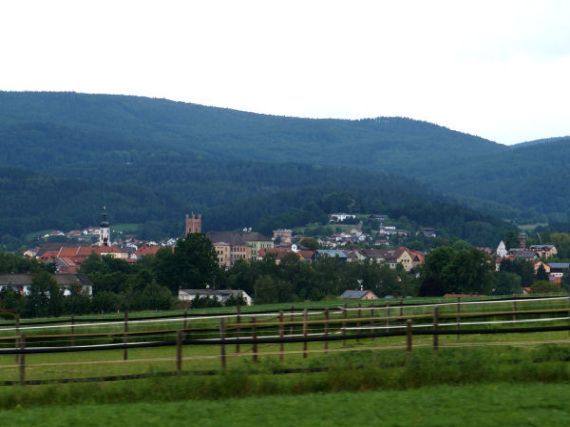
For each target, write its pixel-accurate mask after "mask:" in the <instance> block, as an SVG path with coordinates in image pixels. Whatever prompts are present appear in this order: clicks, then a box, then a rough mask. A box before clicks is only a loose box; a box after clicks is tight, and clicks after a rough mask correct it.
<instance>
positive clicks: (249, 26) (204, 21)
mask: <svg viewBox="0 0 570 427" xmlns="http://www.w3.org/2000/svg"><path fill="white" fill-rule="evenodd" d="M0 43H1V50H0V90H33V91H75V92H87V93H111V94H128V95H141V96H150V97H158V98H168V99H172V100H177V101H184V102H194V103H199V104H205V105H212V106H218V107H229V108H235V109H239V110H245V111H253V112H259V113H267V114H278V115H288V116H301V117H314V118H321V117H334V118H349V119H358V118H364V117H377V116H403V117H411V118H415V119H420V120H427V121H430V122H435V123H438V124H441V125H444V126H447V127H450V128H452V129H456V130H460V131H463V132H468V133H471V134H475V135H479V136H482V137H484V138H488V139H491V140H493V141H497V142H500V143H504V144H513V143H516V142H522V141H528V140H532V139H539V138H547V137H553V136H562V135H570V108H569V105H568V104H569V100H570V1H566V0H563V1H549V0H540V1H538V0H536V1H525V0H518V1H510V0H494V1H488V0H476V1H468V0H453V1H446V0H430V1H425V0H417V1H412V0H399V1H394V0H391V1H383V0H376V1H364V0H362V1H361V0H351V1H346V0H345V1H336V0H326V1H318V0H286V1H281V0H262V1H248V0H243V1H240V0H229V1H222V0H204V1H191V0H186V1H174V0H160V1H158V0H155V1H146V0H137V1H130V0H113V1H108V0H97V1H92V0H81V1H77V0H73V1H63V0H50V1H45V0H40V1H32V0H3V1H2V2H0Z"/></svg>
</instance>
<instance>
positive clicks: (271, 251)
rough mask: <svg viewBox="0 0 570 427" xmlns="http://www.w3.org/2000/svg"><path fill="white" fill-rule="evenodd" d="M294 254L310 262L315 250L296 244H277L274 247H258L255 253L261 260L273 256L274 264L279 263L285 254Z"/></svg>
mask: <svg viewBox="0 0 570 427" xmlns="http://www.w3.org/2000/svg"><path fill="white" fill-rule="evenodd" d="M290 254H294V255H295V256H296V257H297V258H299V260H301V261H303V262H311V261H312V260H313V259H314V257H315V251H313V250H310V249H299V248H297V247H296V245H291V246H290V247H289V246H279V247H274V248H265V249H260V250H259V252H258V254H257V259H258V260H259V261H261V260H262V259H263V258H265V257H268V256H269V257H273V258H274V259H275V264H276V265H279V264H281V261H282V260H283V258H285V257H286V256H288V255H290Z"/></svg>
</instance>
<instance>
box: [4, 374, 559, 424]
mask: <svg viewBox="0 0 570 427" xmlns="http://www.w3.org/2000/svg"><path fill="white" fill-rule="evenodd" d="M568 391H569V386H568V385H562V384H524V385H519V384H486V385H467V386H462V387H454V386H435V387H425V388H420V389H413V390H405V391H376V392H362V393H346V392H344V393H330V394H315V395H305V396H269V397H266V396H265V397H256V398H245V399H229V400H218V401H212V400H208V401H204V400H198V401H178V402H166V403H165V402H161V403H157V402H146V403H135V404H120V405H119V404H109V405H98V406H95V405H77V406H71V407H69V406H68V407H51V408H25V409H23V408H18V409H13V410H9V411H2V412H0V422H2V424H5V425H18V426H35V425H39V424H41V425H43V426H48V427H49V426H63V425H82V426H99V425H122V426H151V425H168V426H186V425H189V424H191V425H200V426H214V425H232V426H251V425H283V426H285V425H297V426H322V425H337V426H352V425H373V424H375V425H380V424H381V425H385V426H402V425H422V426H457V425H462V426H495V425H516V426H536V425H540V426H564V425H568V420H569V419H570V403H569V402H568V400H567V399H561V396H566V395H567V394H568ZM308 402H310V404H308ZM412 407H413V408H414V410H413V411H410V410H409V409H410V408H412Z"/></svg>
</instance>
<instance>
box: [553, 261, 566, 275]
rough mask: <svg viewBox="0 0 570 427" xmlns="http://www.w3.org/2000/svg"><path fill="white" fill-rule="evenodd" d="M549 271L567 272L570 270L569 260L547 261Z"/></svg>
mask: <svg viewBox="0 0 570 427" xmlns="http://www.w3.org/2000/svg"><path fill="white" fill-rule="evenodd" d="M548 267H550V270H549V272H551V273H568V270H570V262H549V263H548Z"/></svg>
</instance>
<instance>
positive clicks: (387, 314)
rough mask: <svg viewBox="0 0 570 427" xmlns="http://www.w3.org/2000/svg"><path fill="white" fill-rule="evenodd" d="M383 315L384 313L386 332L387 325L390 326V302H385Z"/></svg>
mask: <svg viewBox="0 0 570 427" xmlns="http://www.w3.org/2000/svg"><path fill="white" fill-rule="evenodd" d="M385 315H386V332H388V331H389V328H388V327H389V326H390V304H386V310H385Z"/></svg>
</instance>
